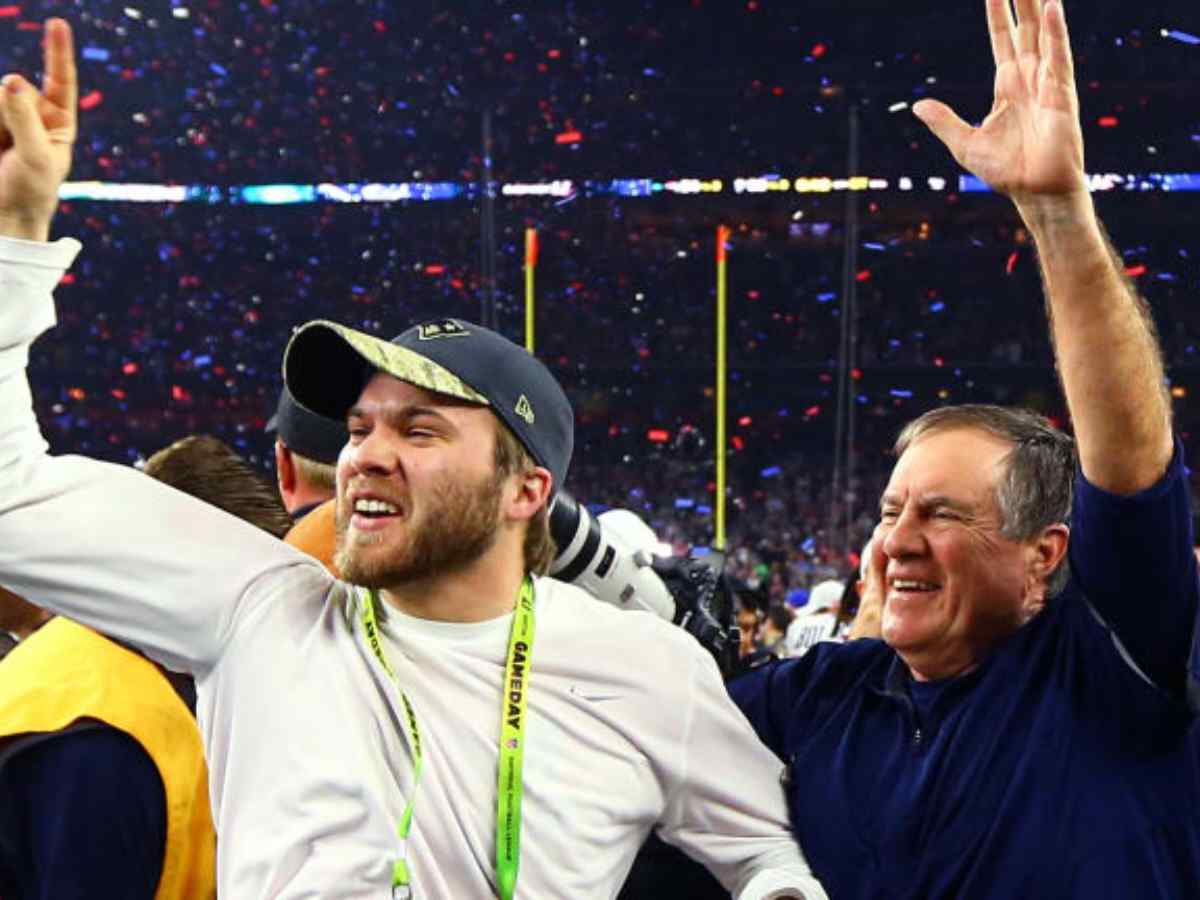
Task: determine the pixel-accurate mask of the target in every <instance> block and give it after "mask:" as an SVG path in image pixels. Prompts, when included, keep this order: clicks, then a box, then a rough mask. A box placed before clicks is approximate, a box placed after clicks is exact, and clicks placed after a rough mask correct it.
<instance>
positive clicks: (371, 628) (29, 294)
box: [0, 20, 825, 900]
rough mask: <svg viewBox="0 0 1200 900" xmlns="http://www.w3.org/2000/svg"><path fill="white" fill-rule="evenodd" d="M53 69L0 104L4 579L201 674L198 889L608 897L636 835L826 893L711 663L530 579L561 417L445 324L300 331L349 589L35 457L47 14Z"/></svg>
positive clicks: (54, 269)
mask: <svg viewBox="0 0 1200 900" xmlns="http://www.w3.org/2000/svg"><path fill="white" fill-rule="evenodd" d="M46 57H47V58H46V80H45V84H44V90H43V92H41V93H39V92H38V91H37V90H35V89H34V88H33V87H32V86H31V85H30V84H29V83H28V82H27V81H25V80H24V79H23V78H20V77H19V76H7V77H6V78H5V79H4V81H3V87H0V117H2V121H3V129H2V131H0V148H2V149H0V301H2V302H0V422H2V426H0V580H2V581H3V582H4V583H5V584H7V585H9V586H11V587H12V588H13V589H14V590H17V591H20V592H21V593H24V594H26V595H28V596H36V597H39V598H43V597H44V598H48V599H47V602H48V603H52V604H53V609H54V611H56V612H60V613H64V614H67V615H70V616H72V617H73V618H76V619H77V620H79V621H81V622H83V623H86V624H88V625H91V626H92V627H95V628H97V629H99V630H103V631H104V632H106V633H108V634H111V635H113V636H114V637H116V638H118V639H120V640H122V641H125V642H127V643H129V644H131V645H133V646H135V647H138V648H140V649H141V650H143V651H144V652H146V653H147V655H149V656H151V657H152V658H154V659H156V660H158V661H160V662H162V663H163V664H164V665H167V666H168V667H170V668H173V669H177V670H182V671H187V672H190V673H193V674H194V675H195V678H196V684H197V691H198V697H199V702H198V708H197V713H198V718H199V722H200V726H201V731H202V733H203V736H204V742H205V751H206V755H207V757H208V760H209V767H210V793H211V799H212V804H213V813H214V820H215V822H216V824H217V829H218V834H219V841H218V872H219V886H218V887H219V892H220V894H221V895H222V896H229V897H237V898H243V897H246V898H254V897H268V896H269V897H272V898H299V897H380V896H386V895H387V894H388V892H389V891H390V892H391V894H392V896H395V897H407V896H411V895H412V894H413V893H414V892H415V893H416V894H417V895H418V896H421V897H427V898H439V897H440V898H447V900H461V898H468V897H469V898H477V897H487V896H500V897H502V898H505V900H508V898H511V897H512V896H513V895H514V890H516V891H518V892H519V895H520V896H523V897H538V898H541V897H572V898H574V897H589V898H590V897H612V896H614V895H615V894H616V893H617V890H618V888H619V886H620V884H621V881H622V879H623V877H624V875H625V872H626V871H627V870H628V868H629V865H630V863H631V861H632V860H633V856H634V853H635V852H636V850H637V848H638V846H639V845H640V844H641V842H642V840H643V839H644V837H645V836H646V833H647V832H648V831H649V830H650V828H651V827H653V826H655V825H657V826H658V828H659V832H660V833H661V834H662V835H663V836H664V837H665V838H667V839H668V840H669V841H672V842H674V843H676V844H678V845H679V846H681V847H684V848H685V849H687V851H688V852H689V853H691V854H693V855H695V856H697V857H698V858H700V859H702V860H704V862H705V863H706V864H707V865H708V866H709V867H710V868H711V869H712V870H713V871H714V873H715V874H716V875H717V876H718V877H719V878H720V879H721V881H722V882H723V883H724V884H725V885H726V887H727V888H728V889H729V890H731V891H732V892H734V893H736V894H737V895H738V896H739V897H744V898H767V897H806V898H808V900H818V898H824V897H825V894H824V892H823V891H822V890H821V888H820V886H819V885H818V884H817V883H816V881H815V880H814V879H812V877H811V875H810V873H809V870H808V868H807V866H806V864H805V863H804V861H803V859H802V857H801V856H800V853H799V851H798V849H797V847H796V844H795V842H794V841H793V839H792V837H791V834H790V832H789V831H788V830H787V823H786V811H785V808H784V803H783V797H782V795H781V792H780V790H779V785H778V781H777V777H778V773H779V769H780V766H779V762H778V760H777V759H776V758H775V757H773V756H772V755H771V754H770V753H769V752H768V751H767V750H766V749H765V748H764V747H763V746H762V744H760V743H759V742H758V740H757V739H756V738H755V736H754V734H753V732H752V731H751V730H750V728H749V726H748V724H747V723H746V721H745V719H744V718H743V717H742V716H741V715H740V713H738V711H737V710H736V708H734V707H733V705H732V704H731V703H730V701H729V700H728V698H727V697H726V696H725V692H724V688H723V685H722V683H721V680H720V677H719V675H718V673H717V670H716V667H715V665H714V664H713V662H712V660H711V659H710V658H709V656H708V655H707V653H706V652H705V651H704V650H702V649H701V648H700V646H699V645H698V644H697V643H696V642H695V641H693V640H692V639H691V638H690V637H688V636H687V635H684V634H682V633H679V632H678V631H677V630H676V629H674V628H672V627H671V626H669V625H667V624H666V623H664V622H662V621H660V620H658V619H656V618H654V617H652V616H650V615H648V614H647V615H641V614H636V613H625V612H620V611H617V610H615V609H608V608H607V607H604V606H602V605H600V604H597V603H595V601H593V600H592V599H591V598H590V597H588V596H587V595H586V594H584V593H583V592H581V591H579V590H578V589H575V588H573V587H571V586H569V585H564V584H559V583H557V582H553V581H551V580H549V579H543V578H539V577H537V575H536V572H537V570H538V568H539V567H540V566H541V565H542V564H543V563H544V562H545V561H546V560H547V558H548V555H549V552H550V550H549V544H548V543H547V541H546V540H545V535H546V525H545V515H546V513H545V510H546V504H547V502H548V501H549V499H550V497H551V495H552V494H553V491H554V489H555V487H557V486H558V485H560V484H561V483H562V480H563V478H564V476H565V474H566V470H567V465H568V462H569V459H570V455H571V444H572V414H571V410H570V406H569V404H568V403H567V400H566V397H565V395H564V394H563V392H562V389H561V388H560V387H559V386H558V384H557V383H556V382H555V381H554V379H553V378H552V377H551V376H550V374H549V372H548V371H547V370H546V369H545V368H544V367H543V366H542V365H541V364H540V363H538V362H537V361H536V360H534V359H533V358H532V357H531V356H529V355H528V354H526V353H525V352H524V351H522V350H521V349H520V348H518V347H517V346H516V345H514V344H512V343H510V342H508V341H506V340H504V339H503V338H501V337H500V336H498V335H496V334H494V333H492V332H489V331H487V330H486V329H483V328H478V327H476V326H473V325H467V324H464V323H461V322H453V321H449V322H438V323H428V324H426V325H424V326H420V327H417V328H414V329H411V330H409V331H407V332H405V333H404V334H402V335H400V337H398V338H397V339H396V340H395V341H393V342H387V341H382V340H379V339H377V338H374V337H371V336H368V335H364V334H360V333H358V332H354V331H352V330H350V329H347V328H342V327H340V326H336V325H333V324H331V323H320V322H318V323H313V324H310V325H309V326H307V327H306V328H304V329H302V330H301V331H300V332H299V333H298V334H297V335H296V336H294V338H293V340H292V342H291V343H290V345H289V348H288V351H287V353H286V355H285V372H284V375H285V381H286V383H287V386H288V388H289V390H291V392H292V394H293V395H294V396H295V397H296V399H297V400H298V401H299V402H300V403H302V404H303V405H305V406H306V407H308V408H309V409H311V410H312V411H314V412H317V413H320V414H325V415H329V416H336V417H343V416H345V417H347V421H348V423H349V426H350V443H349V445H348V446H347V448H346V449H345V451H344V452H343V453H342V455H341V459H340V461H339V468H338V476H337V479H338V498H337V499H338V507H339V522H340V529H341V534H340V537H339V542H340V546H339V549H338V559H339V563H340V566H341V567H342V569H343V571H344V572H346V573H347V574H348V575H349V576H351V577H353V578H354V579H355V580H357V581H361V582H363V583H364V584H366V585H367V587H363V588H359V587H351V586H350V585H348V584H346V583H343V582H338V581H335V580H333V579H332V578H331V577H330V576H329V575H328V574H327V573H326V571H325V570H324V569H322V568H321V567H320V566H319V565H317V564H316V562H314V561H313V560H311V559H310V558H308V557H306V556H304V555H303V554H301V553H300V552H299V551H297V550H295V549H294V548H291V547H289V546H287V545H286V544H284V543H282V542H280V541H278V540H276V539H274V538H272V537H270V536H268V535H265V534H263V533H262V532H259V531H258V530H256V529H253V528H251V527H250V526H247V525H245V524H244V523H241V522H239V521H238V520H236V519H234V518H232V517H231V516H228V515H227V514H225V513H223V512H221V511H219V510H216V509H213V508H211V507H208V506H206V505H204V504H201V503H198V502H195V501H192V500H191V499H190V498H187V497H184V496H182V495H180V494H178V493H177V492H173V491H170V490H168V489H166V488H163V487H162V486H161V485H158V484H155V483H154V482H153V481H151V480H150V479H148V478H145V477H143V476H142V475H140V474H139V473H137V472H134V471H131V470H126V469H123V468H121V467H117V466H111V465H105V464H101V463H97V462H95V461H92V460H87V459H82V458H78V457H63V458H51V457H48V456H47V455H46V453H45V441H44V440H43V439H42V437H41V435H40V433H39V431H38V427H37V422H36V420H35V417H34V416H33V414H32V411H31V401H30V393H29V386H28V383H27V380H26V377H25V372H24V368H25V363H26V360H27V357H28V350H29V345H30V344H31V343H32V342H33V340H34V339H35V338H36V337H37V335H39V334H40V333H41V332H42V331H44V330H45V329H46V328H48V327H49V326H50V325H52V324H53V320H54V309H53V303H52V300H51V295H50V292H51V290H52V289H53V287H54V286H55V285H56V284H57V283H58V281H59V279H60V278H61V277H62V274H63V271H64V270H65V268H66V266H67V265H69V264H70V262H71V260H72V259H73V257H74V256H75V253H76V252H77V250H78V244H77V243H75V242H73V241H70V240H62V241H58V242H57V243H53V244H51V243H47V242H46V241H47V239H48V236H49V226H50V220H51V217H52V214H53V211H54V209H55V206H56V198H57V192H58V189H59V186H60V184H61V182H62V180H63V179H64V178H65V176H66V173H67V170H68V169H69V167H70V161H71V144H72V142H73V140H74V138H75V106H76V79H75V67H74V55H73V49H72V41H71V34H70V29H69V27H68V26H67V24H66V23H65V22H63V21H61V20H52V21H51V22H49V23H48V26H47V31H46ZM510 438H511V440H510ZM114 533H115V534H119V535H120V536H121V540H120V541H116V542H114V541H112V540H111V539H110V538H109V536H110V535H112V534H114ZM632 616H639V618H638V619H634V618H631V617H632ZM535 638H536V640H535ZM730 758H734V759H737V760H738V767H737V772H738V777H737V778H729V777H728V775H727V773H728V771H729V770H728V766H727V761H728V759H730Z"/></svg>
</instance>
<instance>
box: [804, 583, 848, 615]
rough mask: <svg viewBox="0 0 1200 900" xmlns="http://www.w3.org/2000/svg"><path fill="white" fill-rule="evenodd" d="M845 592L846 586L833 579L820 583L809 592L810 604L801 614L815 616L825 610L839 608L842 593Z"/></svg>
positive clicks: (806, 605)
mask: <svg viewBox="0 0 1200 900" xmlns="http://www.w3.org/2000/svg"><path fill="white" fill-rule="evenodd" d="M844 590H845V585H843V584H842V583H841V582H840V581H836V580H834V579H832V578H831V579H829V580H827V581H821V582H818V583H817V584H816V585H814V586H813V589H812V590H811V591H809V592H808V603H807V604H805V606H804V608H803V609H802V610H801V614H802V615H815V614H816V613H819V612H822V611H823V610H827V609H830V608H832V607H834V606H837V605H838V604H840V603H841V602H842V593H843V591H844Z"/></svg>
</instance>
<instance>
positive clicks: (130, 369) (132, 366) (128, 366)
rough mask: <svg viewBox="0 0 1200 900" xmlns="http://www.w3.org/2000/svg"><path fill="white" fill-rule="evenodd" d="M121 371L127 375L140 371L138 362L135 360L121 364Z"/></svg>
mask: <svg viewBox="0 0 1200 900" xmlns="http://www.w3.org/2000/svg"><path fill="white" fill-rule="evenodd" d="M121 371H122V372H124V373H125V374H126V375H136V374H137V373H138V364H137V363H135V362H127V363H125V365H123V366H121Z"/></svg>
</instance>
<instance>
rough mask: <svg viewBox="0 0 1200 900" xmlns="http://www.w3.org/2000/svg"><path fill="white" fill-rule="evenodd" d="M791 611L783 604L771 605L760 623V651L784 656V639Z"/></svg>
mask: <svg viewBox="0 0 1200 900" xmlns="http://www.w3.org/2000/svg"><path fill="white" fill-rule="evenodd" d="M792 619H793V616H792V610H791V608H790V607H789V606H786V605H785V604H783V603H772V604H771V605H770V606H769V607H767V615H766V617H765V618H764V619H763V623H762V649H763V650H765V651H767V652H768V653H773V654H775V655H776V656H784V655H786V653H785V650H786V648H785V646H784V639H785V638H786V637H787V633H788V627H789V626H790V625H791V624H792Z"/></svg>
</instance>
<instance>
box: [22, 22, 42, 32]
mask: <svg viewBox="0 0 1200 900" xmlns="http://www.w3.org/2000/svg"><path fill="white" fill-rule="evenodd" d="M41 30H42V23H41V22H18V23H17V31H41Z"/></svg>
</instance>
